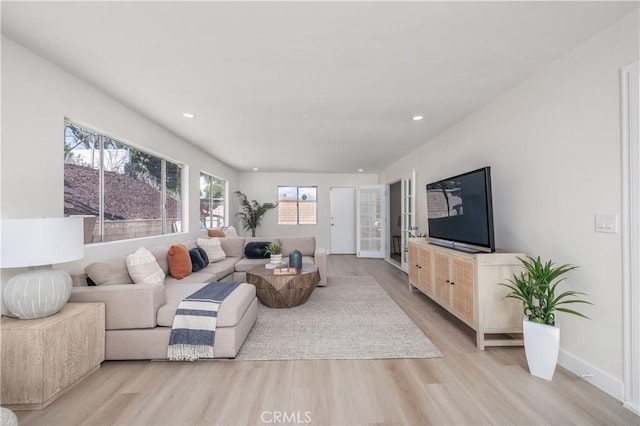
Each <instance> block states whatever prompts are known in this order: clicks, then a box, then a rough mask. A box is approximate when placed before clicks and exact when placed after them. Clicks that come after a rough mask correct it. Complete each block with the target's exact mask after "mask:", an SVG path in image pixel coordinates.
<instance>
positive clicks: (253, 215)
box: [235, 191, 277, 237]
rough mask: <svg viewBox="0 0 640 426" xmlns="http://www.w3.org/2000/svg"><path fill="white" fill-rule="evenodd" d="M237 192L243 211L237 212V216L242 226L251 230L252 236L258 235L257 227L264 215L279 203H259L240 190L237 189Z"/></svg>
mask: <svg viewBox="0 0 640 426" xmlns="http://www.w3.org/2000/svg"><path fill="white" fill-rule="evenodd" d="M235 194H236V195H237V196H238V199H239V200H240V208H241V209H242V211H240V212H237V213H236V216H238V217H239V218H240V221H241V222H242V226H243V227H244V229H246V230H250V231H251V236H252V237H255V236H256V228H257V227H258V226H260V223H261V222H262V217H263V216H264V215H265V213H267V212H268V211H269V210H271V209H275V208H276V206H277V204H274V203H262V204H260V203H258V202H257V201H256V200H251V201H249V200H248V199H247V196H246V195H244V194H243V193H242V192H240V191H236V192H235Z"/></svg>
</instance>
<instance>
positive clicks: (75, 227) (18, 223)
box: [0, 217, 84, 319]
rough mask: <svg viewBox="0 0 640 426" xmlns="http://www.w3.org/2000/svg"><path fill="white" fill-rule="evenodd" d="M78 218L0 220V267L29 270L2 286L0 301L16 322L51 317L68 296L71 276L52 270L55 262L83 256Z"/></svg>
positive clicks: (64, 272) (82, 230)
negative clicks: (15, 318)
mask: <svg viewBox="0 0 640 426" xmlns="http://www.w3.org/2000/svg"><path fill="white" fill-rule="evenodd" d="M83 233H84V229H83V222H82V219H81V218H66V217H65V218H37V219H2V220H0V239H1V244H2V245H1V251H0V267H2V268H24V267H28V268H29V270H28V271H26V272H22V273H20V274H18V275H16V276H14V277H12V278H11V279H10V280H9V281H8V282H7V283H6V284H4V285H3V287H4V289H3V293H2V299H3V301H4V304H5V305H6V307H7V309H8V310H9V312H10V313H11V314H12V315H13V316H15V317H17V318H20V319H34V318H42V317H46V316H49V315H53V314H55V313H56V312H58V311H59V310H60V309H62V307H63V306H64V305H65V303H67V301H68V300H69V297H70V296H71V285H72V284H71V276H70V275H69V274H68V273H67V272H66V271H61V270H59V269H53V268H52V267H51V265H53V264H55V263H63V262H71V261H73V260H77V259H81V258H82V257H83V256H84V236H83Z"/></svg>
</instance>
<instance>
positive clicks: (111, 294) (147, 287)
mask: <svg viewBox="0 0 640 426" xmlns="http://www.w3.org/2000/svg"><path fill="white" fill-rule="evenodd" d="M69 301H70V302H102V303H104V304H105V319H106V329H107V330H121V329H131V328H152V327H155V326H156V325H157V324H158V323H157V320H156V317H157V312H158V309H159V308H160V307H161V306H163V305H164V304H165V303H166V297H165V291H164V284H161V283H153V284H113V285H101V286H92V287H88V286H82V287H73V288H72V289H71V298H70V299H69Z"/></svg>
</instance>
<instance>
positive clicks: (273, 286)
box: [247, 265, 320, 308]
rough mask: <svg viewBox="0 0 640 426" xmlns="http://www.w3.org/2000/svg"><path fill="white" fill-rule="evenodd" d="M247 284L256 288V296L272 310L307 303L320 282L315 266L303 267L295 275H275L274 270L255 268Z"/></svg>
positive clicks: (249, 271) (248, 274)
mask: <svg viewBox="0 0 640 426" xmlns="http://www.w3.org/2000/svg"><path fill="white" fill-rule="evenodd" d="M247 282H248V283H250V284H253V285H255V286H256V296H258V299H259V300H260V302H262V304H263V305H265V306H268V307H270V308H293V307H294V306H298V305H302V304H303V303H304V302H306V301H307V299H308V298H309V296H310V295H311V293H312V292H313V289H314V288H316V285H317V284H318V283H319V282H320V274H319V273H318V268H317V267H316V266H315V265H302V269H301V270H299V272H298V273H297V274H295V275H293V274H292V275H273V270H272V269H266V268H265V267H264V266H255V267H253V268H251V269H249V270H248V271H247Z"/></svg>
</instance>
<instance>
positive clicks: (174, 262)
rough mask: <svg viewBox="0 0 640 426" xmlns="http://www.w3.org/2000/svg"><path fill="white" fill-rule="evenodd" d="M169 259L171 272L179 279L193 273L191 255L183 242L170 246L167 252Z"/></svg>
mask: <svg viewBox="0 0 640 426" xmlns="http://www.w3.org/2000/svg"><path fill="white" fill-rule="evenodd" d="M167 255H168V256H167V257H168V259H169V273H170V274H171V276H172V277H174V278H177V279H179V280H181V279H183V278H184V277H186V276H187V275H189V274H190V273H191V256H189V250H187V248H186V247H185V246H184V245H182V244H175V245H172V246H171V247H169V252H168V253H167Z"/></svg>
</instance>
